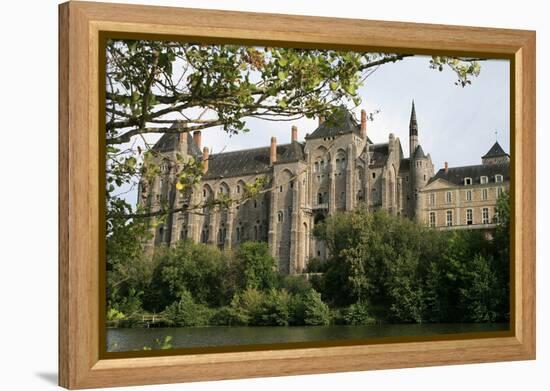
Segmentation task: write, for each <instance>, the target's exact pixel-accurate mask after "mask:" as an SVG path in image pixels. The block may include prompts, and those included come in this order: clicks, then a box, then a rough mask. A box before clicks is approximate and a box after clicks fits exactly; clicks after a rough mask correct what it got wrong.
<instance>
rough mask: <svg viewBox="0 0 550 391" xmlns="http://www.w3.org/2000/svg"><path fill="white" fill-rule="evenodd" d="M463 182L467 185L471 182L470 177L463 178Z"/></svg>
mask: <svg viewBox="0 0 550 391" xmlns="http://www.w3.org/2000/svg"><path fill="white" fill-rule="evenodd" d="M464 184H465V185H466V186H469V185H471V184H472V178H464Z"/></svg>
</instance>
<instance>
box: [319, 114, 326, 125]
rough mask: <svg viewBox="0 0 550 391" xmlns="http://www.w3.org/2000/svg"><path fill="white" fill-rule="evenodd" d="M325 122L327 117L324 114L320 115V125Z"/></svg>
mask: <svg viewBox="0 0 550 391" xmlns="http://www.w3.org/2000/svg"><path fill="white" fill-rule="evenodd" d="M323 122H325V117H323V116H322V115H320V116H319V126H321V125H322V124H323Z"/></svg>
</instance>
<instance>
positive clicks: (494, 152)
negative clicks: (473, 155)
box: [481, 141, 509, 159]
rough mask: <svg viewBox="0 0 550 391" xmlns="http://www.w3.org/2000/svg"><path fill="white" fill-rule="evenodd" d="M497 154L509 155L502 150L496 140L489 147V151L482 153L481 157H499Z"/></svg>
mask: <svg viewBox="0 0 550 391" xmlns="http://www.w3.org/2000/svg"><path fill="white" fill-rule="evenodd" d="M499 156H509V155H508V154H507V153H506V152H504V149H502V147H501V146H500V144H499V143H498V141H496V142H495V143H494V144H493V146H492V147H491V149H489V151H488V152H487V153H486V154H485V155H483V156H482V157H481V158H482V159H483V158H486V157H499Z"/></svg>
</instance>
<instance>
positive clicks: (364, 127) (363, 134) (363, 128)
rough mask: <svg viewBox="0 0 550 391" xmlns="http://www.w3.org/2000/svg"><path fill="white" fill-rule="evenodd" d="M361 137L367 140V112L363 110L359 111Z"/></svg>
mask: <svg viewBox="0 0 550 391" xmlns="http://www.w3.org/2000/svg"><path fill="white" fill-rule="evenodd" d="M361 137H362V138H364V139H366V138H367V112H366V111H365V110H364V109H363V110H361Z"/></svg>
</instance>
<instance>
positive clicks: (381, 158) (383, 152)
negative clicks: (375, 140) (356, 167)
mask: <svg viewBox="0 0 550 391" xmlns="http://www.w3.org/2000/svg"><path fill="white" fill-rule="evenodd" d="M369 152H370V162H369V167H382V166H384V165H385V164H386V162H387V161H388V154H389V149H388V143H383V144H372V145H369Z"/></svg>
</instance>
